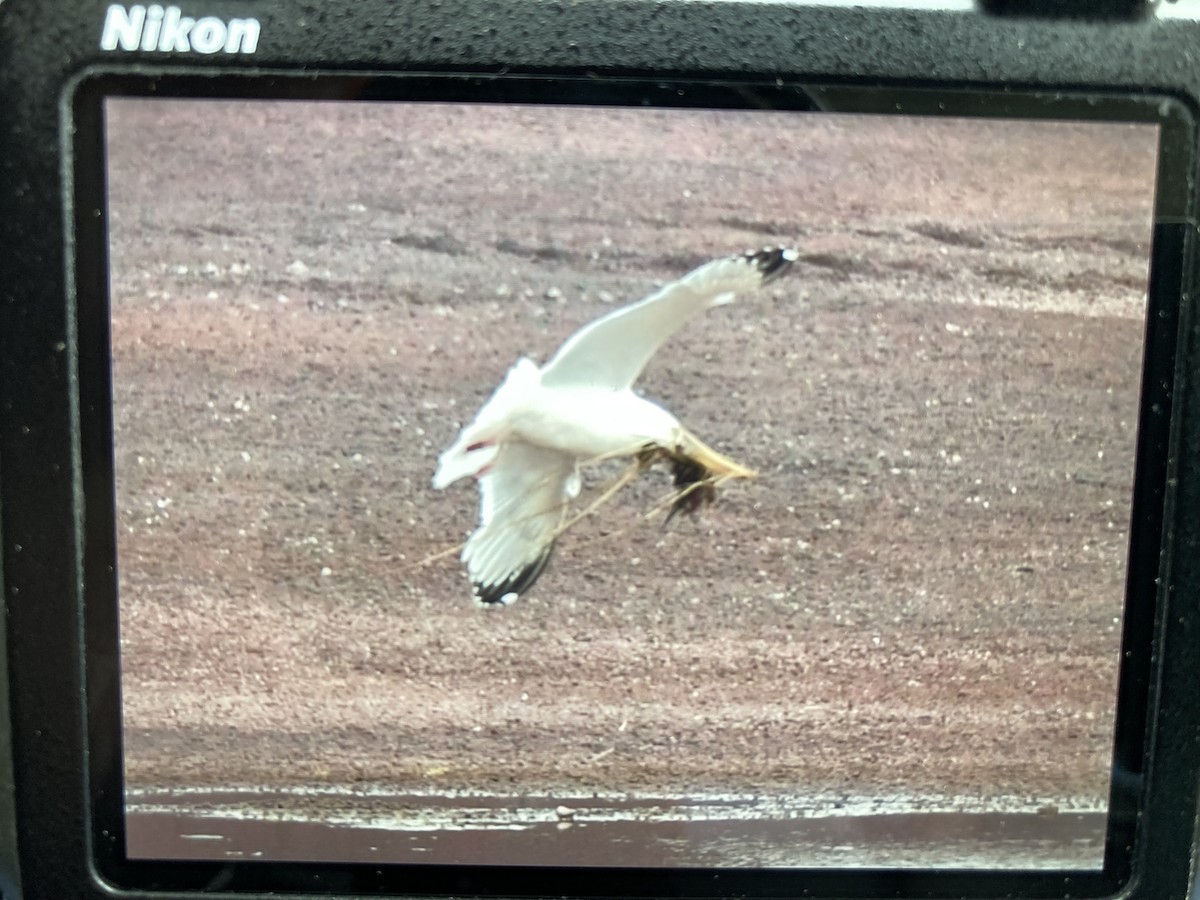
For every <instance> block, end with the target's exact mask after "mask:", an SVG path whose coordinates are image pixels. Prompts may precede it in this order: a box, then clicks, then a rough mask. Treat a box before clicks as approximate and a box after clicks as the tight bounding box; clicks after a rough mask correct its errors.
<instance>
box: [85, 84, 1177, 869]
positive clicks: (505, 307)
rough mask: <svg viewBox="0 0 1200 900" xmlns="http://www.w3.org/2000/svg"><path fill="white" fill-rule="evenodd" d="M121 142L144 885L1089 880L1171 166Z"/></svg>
mask: <svg viewBox="0 0 1200 900" xmlns="http://www.w3.org/2000/svg"><path fill="white" fill-rule="evenodd" d="M104 111H105V123H106V124H105V147H106V153H107V178H108V223H109V254H110V263H111V273H110V279H111V333H112V369H113V371H112V378H113V416H114V453H115V474H116V495H115V501H116V522H117V529H118V534H117V544H118V588H119V616H120V641H121V644H120V648H121V659H120V665H121V691H122V709H123V727H124V767H125V785H126V794H125V803H126V825H127V841H128V852H129V855H130V856H131V857H134V858H147V859H204V860H235V859H265V860H312V861H323V862H342V861H345V862H370V863H377V864H383V863H455V864H501V865H558V866H564V865H566V866H576V865H578V866H632V867H642V866H655V867H683V866H686V867H697V866H700V867H707V866H713V867H793V866H815V867H922V868H924V867H938V868H948V869H953V868H963V869H968V868H1014V869H1017V868H1019V869H1029V868H1034V869H1043V870H1046V869H1059V868H1075V869H1080V868H1082V869H1099V868H1100V867H1101V866H1102V864H1103V856H1104V840H1105V833H1106V810H1107V806H1108V796H1109V788H1110V782H1111V777H1112V760H1113V721H1114V708H1115V701H1116V690H1117V681H1118V663H1119V648H1120V638H1121V627H1122V610H1123V604H1124V591H1125V588H1124V582H1125V574H1126V567H1127V556H1128V544H1129V522H1130V502H1131V492H1132V485H1133V476H1134V449H1135V439H1136V431H1137V419H1138V398H1139V391H1140V370H1141V360H1142V352H1143V330H1144V327H1145V320H1146V312H1147V277H1148V268H1149V252H1150V239H1151V223H1152V217H1153V201H1154V178H1155V166H1156V160H1157V148H1158V129H1157V126H1154V125H1145V124H1143V125H1135V124H1126V123H1113V122H1089V123H1081V122H1065V121H1036V122H1035V121H1011V120H1003V121H1002V120H984V119H961V118H903V117H898V116H858V115H828V114H810V113H797V112H780V111H774V112H771V111H757V110H756V111H749V110H707V109H704V110H700V109H661V108H660V109H653V108H600V107H566V106H533V105H530V106H519V105H500V104H495V105H488V104H468V103H421V102H396V103H350V102H344V103H343V102H324V103H317V102H284V101H278V102H276V101H270V102H267V101H233V100H230V101H198V100H166V99H157V98H110V99H109V100H107V101H106V102H105V107H104ZM1079 159H1086V160H1088V165H1087V166H1086V167H1079V166H1075V165H1073V164H1072V161H1074V160H1079ZM764 248H766V249H764ZM748 250H749V251H751V253H750V255H746V254H747V251H748ZM722 260H723V262H720V261H722ZM714 261H717V262H714ZM706 266H707V267H708V268H703V267H706ZM689 273H695V274H693V275H689ZM680 279H686V280H684V281H682V282H680ZM652 295H654V296H655V299H653V300H651V301H649V302H648V303H647V304H646V305H645V306H642V307H638V308H637V309H636V310H632V311H630V312H628V313H626V314H624V315H623V316H615V317H614V318H611V319H607V320H604V319H603V317H605V316H612V315H613V314H614V313H616V312H617V311H618V310H621V309H622V308H623V307H625V306H626V305H628V304H631V303H634V302H636V301H639V300H642V299H643V298H647V297H651V296H652ZM598 320H603V324H601V325H597V326H595V327H594V328H591V329H590V330H586V331H582V332H581V329H585V328H586V327H587V326H589V325H591V324H592V323H595V322H597V321H598ZM577 333H579V335H580V336H579V337H578V338H577V339H575V341H574V342H573V343H572V344H567V341H568V339H570V338H572V336H573V335H576V334H577ZM565 344H566V347H565V348H564V345H565ZM560 348H564V349H563V350H562V352H561V354H560V352H559V351H560ZM556 354H558V356H557V357H556ZM520 360H526V361H525V362H519V361H520ZM552 360H555V364H554V365H548V364H549V363H551V361H552ZM643 362H644V366H643V365H642V363H643ZM560 363H561V364H560ZM539 367H541V368H539ZM553 373H556V374H553ZM501 385H504V388H502V389H501V390H500V391H499V392H498V390H497V389H498V388H500V387H501ZM626 388H628V389H629V390H628V392H627V391H626V390H625V389H626ZM606 398H607V399H606ZM613 398H618V399H619V401H620V402H617V399H613ZM610 400H612V402H611V403H610ZM485 404H487V405H488V406H487V410H486V411H485V412H484V413H483V414H480V410H481V409H482V408H483V407H484V406H485ZM655 410H657V412H654V411H655ZM636 411H640V412H641V413H642V414H644V415H643V418H642V419H641V420H639V419H638V414H637V412H636ZM659 413H661V414H662V416H666V417H667V418H666V419H663V418H661V417H660V416H659ZM477 414H479V415H478V418H477ZM651 420H653V421H652V422H651ZM647 422H649V423H650V424H646V423H647ZM531 423H533V424H531ZM664 423H666V424H665V425H664ZM671 423H674V424H673V425H672V424H671ZM671 427H674V428H677V429H678V430H676V431H670V428H671ZM472 429H475V430H472ZM589 429H591V430H590V431H589ZM655 429H658V430H655ZM663 429H666V430H663ZM535 432H536V435H535ZM663 434H671V435H674V437H672V438H670V439H669V441H668V440H667V439H665V438H664V439H662V441H660V442H658V443H656V440H658V439H659V438H658V437H654V438H653V439H652V436H661V435H663ZM622 435H624V438H622V439H620V440H618V438H619V437H620V436H622ZM639 436H640V437H639ZM604 440H609V442H610V443H609V444H608V445H605V444H604V443H603V442H604ZM554 441H559V443H560V445H559V446H551V445H552V444H553V443H554ZM622 441H623V443H622ZM693 441H694V443H693ZM664 442H665V443H664ZM671 442H673V443H671ZM572 447H573V448H576V449H575V450H571V449H569V448H572ZM605 448H607V449H605ZM435 477H436V485H435ZM481 492H482V496H481ZM481 517H482V519H481ZM481 521H482V523H483V524H482V525H481ZM464 542H467V543H466V551H465V555H466V557H467V559H466V560H464V559H463V558H462V557H463V555H464V550H463V545H464ZM551 547H552V548H553V553H549V550H550V548H551ZM473 582H475V584H473ZM481 599H482V600H485V601H489V602H486V603H481V602H480V600H481Z"/></svg>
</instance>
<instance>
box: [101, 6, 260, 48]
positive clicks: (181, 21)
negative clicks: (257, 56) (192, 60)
mask: <svg viewBox="0 0 1200 900" xmlns="http://www.w3.org/2000/svg"><path fill="white" fill-rule="evenodd" d="M258 32H259V24H258V19H230V20H229V21H228V22H225V21H224V20H222V19H218V18H217V17H216V16H205V17H204V18H202V19H193V18H191V17H189V16H185V15H184V14H183V12H182V11H181V10H180V9H179V7H178V6H168V7H165V8H164V7H162V6H158V5H157V4H155V5H153V6H131V7H129V8H128V9H126V8H125V7H124V6H119V5H117V4H115V3H114V4H113V5H112V6H110V7H109V8H108V13H107V14H106V15H105V17H104V31H103V33H101V35H100V49H101V50H116V49H117V48H118V47H119V48H120V49H122V50H129V51H133V50H145V51H157V52H159V53H171V52H175V53H220V52H221V51H224V52H225V53H253V52H254V51H255V50H257V49H258Z"/></svg>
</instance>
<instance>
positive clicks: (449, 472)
mask: <svg viewBox="0 0 1200 900" xmlns="http://www.w3.org/2000/svg"><path fill="white" fill-rule="evenodd" d="M499 453H500V444H499V443H498V442H497V441H494V440H481V439H480V438H479V437H478V436H471V435H467V434H463V435H461V436H460V437H459V439H458V440H457V441H455V442H454V445H453V446H452V447H450V448H449V449H448V450H446V451H445V452H444V453H442V455H441V456H439V457H438V465H437V471H436V472H435V473H434V475H433V486H434V487H435V488H437V489H438V490H441V489H442V488H444V487H448V486H450V485H452V484H454V482H456V481H458V479H460V478H465V477H466V476H468V475H473V476H474V477H476V478H479V477H482V476H483V475H486V474H487V470H488V468H489V467H490V466H491V465H492V463H493V462H495V461H496V456H497V455H498V454H499Z"/></svg>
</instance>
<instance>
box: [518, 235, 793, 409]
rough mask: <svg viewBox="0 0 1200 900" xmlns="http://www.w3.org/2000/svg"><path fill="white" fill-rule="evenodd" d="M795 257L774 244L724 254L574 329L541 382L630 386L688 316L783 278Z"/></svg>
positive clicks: (545, 383) (564, 385)
mask: <svg viewBox="0 0 1200 900" xmlns="http://www.w3.org/2000/svg"><path fill="white" fill-rule="evenodd" d="M797 256H798V254H797V253H796V251H795V250H791V249H785V248H783V247H774V248H769V249H766V250H759V251H754V252H747V253H743V254H739V255H738V256H726V257H723V258H721V259H717V260H713V261H712V262H710V263H707V264H706V265H703V266H701V267H700V268H698V269H694V270H693V271H692V272H690V273H689V274H687V275H685V276H684V277H683V278H681V279H679V280H678V281H673V282H671V283H670V284H668V285H666V286H665V287H663V288H662V289H660V290H659V291H656V292H655V293H653V294H651V295H650V296H649V297H647V298H646V299H644V300H640V301H638V302H637V303H633V304H630V305H629V306H625V307H622V308H621V309H617V310H614V311H613V312H611V313H609V314H608V315H606V316H603V317H602V318H599V319H597V320H596V321H595V322H592V323H591V324H590V325H585V326H584V327H583V328H581V329H580V330H579V331H577V332H575V334H573V335H572V336H571V337H570V338H568V339H567V342H566V343H565V344H563V345H562V347H561V348H559V351H558V352H557V353H556V354H554V358H553V359H551V360H550V362H548V363H546V365H545V366H544V367H543V368H542V385H543V386H545V387H576V386H577V387H584V386H587V387H598V388H605V389H610V390H614V391H619V390H625V389H627V388H629V387H630V386H631V385H632V384H633V382H634V381H636V380H637V377H638V375H640V374H641V372H642V369H643V368H645V366H646V363H647V362H649V360H650V357H651V356H653V355H654V353H655V351H657V350H658V348H659V347H660V346H662V344H663V342H664V341H666V339H667V338H669V337H670V336H671V335H672V334H674V333H675V332H676V331H678V330H679V329H680V328H682V327H683V326H684V325H685V324H686V323H687V322H688V320H690V319H692V318H693V317H695V316H697V315H698V314H700V313H701V312H703V311H704V310H706V309H709V308H711V307H713V306H720V305H721V304H724V303H729V302H730V301H732V300H733V298H734V296H735V295H736V294H738V293H741V292H743V291H749V290H753V289H754V288H757V287H759V286H761V285H763V284H765V283H766V282H767V281H770V280H771V279H772V278H775V277H777V276H779V275H780V274H782V273H783V272H784V271H786V270H787V268H788V267H789V266H791V264H792V263H793V262H795V260H796V258H797Z"/></svg>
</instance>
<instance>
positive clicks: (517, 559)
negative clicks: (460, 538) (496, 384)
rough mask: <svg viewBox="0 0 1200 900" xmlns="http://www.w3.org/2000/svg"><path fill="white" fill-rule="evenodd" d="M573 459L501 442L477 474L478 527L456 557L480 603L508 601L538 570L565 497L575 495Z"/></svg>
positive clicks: (546, 559)
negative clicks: (480, 472) (491, 461)
mask: <svg viewBox="0 0 1200 900" xmlns="http://www.w3.org/2000/svg"><path fill="white" fill-rule="evenodd" d="M579 486H580V485H579V476H578V474H577V473H576V471H575V459H574V458H573V457H571V456H568V455H566V454H564V453H559V452H557V451H555V450H547V449H546V448H544V447H536V446H534V445H532V444H524V443H515V442H509V443H505V444H503V445H502V446H501V447H500V452H499V453H498V454H497V455H496V459H495V461H494V462H493V463H492V464H491V466H490V467H489V468H488V470H487V471H486V472H485V474H483V475H482V476H480V478H479V527H478V528H477V529H476V530H475V533H474V534H472V535H471V537H470V538H469V539H468V540H467V545H466V546H465V547H464V548H463V552H462V559H463V562H465V563H466V564H467V574H468V575H469V576H470V577H471V582H472V583H473V584H474V585H475V597H476V599H477V600H479V602H481V603H511V602H512V601H513V600H515V599H517V596H518V595H519V594H521V593H522V592H523V591H525V590H527V589H528V588H529V587H530V586H532V584H533V583H534V582H535V581H536V580H537V578H538V576H539V575H541V574H542V570H543V569H544V568H545V567H546V563H547V562H549V560H550V551H551V549H552V548H553V546H554V537H555V532H556V531H557V529H558V527H559V525H561V524H562V521H563V516H564V513H565V510H566V504H567V501H568V500H570V499H571V498H573V497H576V496H578V495H579Z"/></svg>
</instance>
